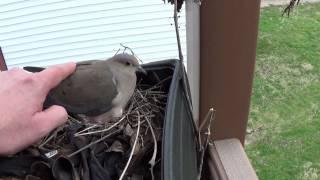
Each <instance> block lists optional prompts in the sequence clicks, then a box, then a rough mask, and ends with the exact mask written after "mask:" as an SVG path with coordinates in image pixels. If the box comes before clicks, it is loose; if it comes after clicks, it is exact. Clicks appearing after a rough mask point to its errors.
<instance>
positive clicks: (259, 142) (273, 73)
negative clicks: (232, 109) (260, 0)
mask: <svg viewBox="0 0 320 180" xmlns="http://www.w3.org/2000/svg"><path fill="white" fill-rule="evenodd" d="M282 10H283V7H269V8H264V9H263V10H262V12H261V16H260V17H261V18H260V33H259V40H258V49H257V62H256V70H255V79H254V87H253V96H252V101H251V110H250V117H249V123H248V131H249V132H250V134H249V135H247V145H246V151H247V153H248V156H249V158H250V160H251V162H252V164H253V166H254V168H255V170H256V172H257V174H258V176H259V178H260V179H261V180H269V179H276V180H277V179H281V180H282V179H288V180H294V179H299V180H300V179H306V180H313V179H320V3H317V4H305V5H302V6H298V7H297V8H296V9H295V10H294V12H293V14H291V16H290V17H289V18H287V17H282V16H281V12H282Z"/></svg>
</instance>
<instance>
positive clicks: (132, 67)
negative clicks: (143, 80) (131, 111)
mask: <svg viewBox="0 0 320 180" xmlns="http://www.w3.org/2000/svg"><path fill="white" fill-rule="evenodd" d="M24 69H25V70H27V71H31V72H39V71H41V70H43V69H44V68H39V67H24ZM137 71H141V72H143V73H146V72H145V71H144V69H143V68H142V67H141V66H140V65H139V62H138V60H137V58H136V57H135V56H133V55H129V54H125V53H123V54H117V55H115V56H113V57H111V58H109V59H107V60H91V61H83V62H79V63H77V68H76V71H75V72H74V73H73V74H72V75H70V76H69V77H68V78H67V79H65V80H64V81H62V82H61V83H60V84H59V85H58V86H57V87H56V88H54V89H52V90H51V91H50V93H49V94H48V96H47V99H46V101H45V103H44V106H50V105H54V104H56V105H61V106H63V107H65V108H66V110H67V111H68V112H70V113H73V114H80V115H82V117H85V120H87V121H90V122H94V123H103V122H106V121H109V120H110V119H114V118H117V117H121V116H122V114H123V111H124V108H125V107H126V105H127V103H128V101H129V99H130V98H131V96H132V94H133V92H134V90H135V87H136V81H137V77H136V72H137Z"/></svg>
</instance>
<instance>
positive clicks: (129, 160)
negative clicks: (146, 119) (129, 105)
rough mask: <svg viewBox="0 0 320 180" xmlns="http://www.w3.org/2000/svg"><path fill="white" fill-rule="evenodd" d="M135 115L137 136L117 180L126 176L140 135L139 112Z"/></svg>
mask: <svg viewBox="0 0 320 180" xmlns="http://www.w3.org/2000/svg"><path fill="white" fill-rule="evenodd" d="M137 113H138V130H137V134H136V139H135V140H134V143H133V147H132V150H131V153H130V156H129V159H128V162H127V164H126V166H125V168H124V169H123V171H122V173H121V176H120V178H119V180H122V179H123V177H124V175H125V174H126V171H127V169H128V167H129V164H130V162H131V159H132V157H133V153H134V151H135V149H136V145H137V142H138V138H139V133H140V116H139V112H137Z"/></svg>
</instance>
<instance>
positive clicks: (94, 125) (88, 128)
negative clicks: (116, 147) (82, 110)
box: [74, 124, 98, 137]
mask: <svg viewBox="0 0 320 180" xmlns="http://www.w3.org/2000/svg"><path fill="white" fill-rule="evenodd" d="M97 126H98V125H97V124H93V125H92V126H89V127H87V128H85V129H83V130H81V131H79V132H77V133H75V134H74V136H76V137H77V136H79V134H81V133H83V132H85V131H88V130H90V129H92V128H95V127H97Z"/></svg>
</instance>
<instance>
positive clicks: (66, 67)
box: [35, 63, 76, 93]
mask: <svg viewBox="0 0 320 180" xmlns="http://www.w3.org/2000/svg"><path fill="white" fill-rule="evenodd" d="M75 69H76V64H75V63H65V64H59V65H55V66H51V67H48V68H47V69H45V70H43V71H41V72H39V73H36V74H35V76H36V77H37V79H38V80H39V81H40V83H41V84H43V88H44V91H45V92H46V93H47V92H49V91H50V90H51V89H52V88H54V87H56V86H57V85H58V84H59V83H60V82H61V81H62V80H64V79H65V78H67V77H68V76H69V75H70V74H72V73H73V72H74V71H75Z"/></svg>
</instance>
